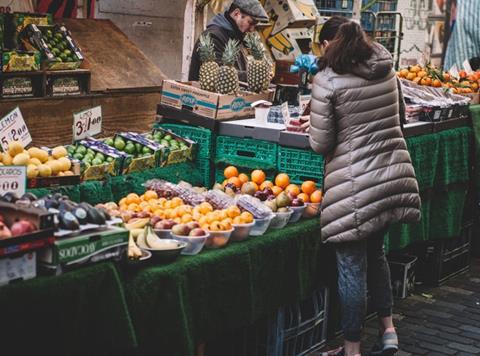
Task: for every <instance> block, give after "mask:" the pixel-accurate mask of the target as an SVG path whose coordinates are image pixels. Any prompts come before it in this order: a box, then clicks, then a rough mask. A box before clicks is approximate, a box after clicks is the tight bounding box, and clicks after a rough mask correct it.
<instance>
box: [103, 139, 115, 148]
mask: <svg viewBox="0 0 480 356" xmlns="http://www.w3.org/2000/svg"><path fill="white" fill-rule="evenodd" d="M105 144H106V145H109V146H110V147H113V146H114V145H113V138H107V139H106V140H105Z"/></svg>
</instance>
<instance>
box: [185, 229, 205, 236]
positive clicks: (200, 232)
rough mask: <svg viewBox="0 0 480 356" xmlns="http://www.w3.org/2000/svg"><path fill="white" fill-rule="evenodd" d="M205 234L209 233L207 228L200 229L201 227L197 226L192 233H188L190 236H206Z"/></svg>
mask: <svg viewBox="0 0 480 356" xmlns="http://www.w3.org/2000/svg"><path fill="white" fill-rule="evenodd" d="M205 235H207V233H206V232H205V230H203V229H200V228H195V229H193V230H192V231H190V233H189V234H188V236H197V237H198V236H205Z"/></svg>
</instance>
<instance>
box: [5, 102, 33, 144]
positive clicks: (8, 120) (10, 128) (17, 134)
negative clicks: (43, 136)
mask: <svg viewBox="0 0 480 356" xmlns="http://www.w3.org/2000/svg"><path fill="white" fill-rule="evenodd" d="M11 141H18V142H20V144H21V145H22V146H23V147H25V146H27V145H28V144H29V143H30V142H32V137H31V136H30V132H28V128H27V125H26V124H25V121H24V120H23V116H22V113H21V112H20V109H19V108H18V107H16V108H15V109H13V110H12V111H10V112H9V113H8V114H7V115H6V116H4V117H3V118H2V119H1V120H0V145H1V146H2V149H3V151H7V149H8V144H9V143H10V142H11Z"/></svg>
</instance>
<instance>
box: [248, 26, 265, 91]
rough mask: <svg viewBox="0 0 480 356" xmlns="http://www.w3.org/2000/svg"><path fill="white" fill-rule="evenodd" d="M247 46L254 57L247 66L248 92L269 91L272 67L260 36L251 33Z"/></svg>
mask: <svg viewBox="0 0 480 356" xmlns="http://www.w3.org/2000/svg"><path fill="white" fill-rule="evenodd" d="M245 44H246V46H247V47H248V48H249V49H250V52H251V54H252V56H253V59H252V60H250V61H249V62H248V66H247V82H248V90H250V91H253V92H255V93H260V92H262V91H264V90H267V89H268V86H269V84H270V73H271V66H270V64H269V63H268V62H267V60H266V59H265V49H264V47H263V43H262V41H261V39H260V36H259V35H258V34H257V33H256V32H252V33H249V34H248V35H247V36H246V38H245Z"/></svg>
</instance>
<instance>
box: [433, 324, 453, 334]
mask: <svg viewBox="0 0 480 356" xmlns="http://www.w3.org/2000/svg"><path fill="white" fill-rule="evenodd" d="M425 327H427V328H430V329H436V330H440V331H443V332H446V333H450V334H458V333H460V331H461V330H460V329H458V328H451V327H449V326H445V325H440V324H435V323H426V324H425Z"/></svg>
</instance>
